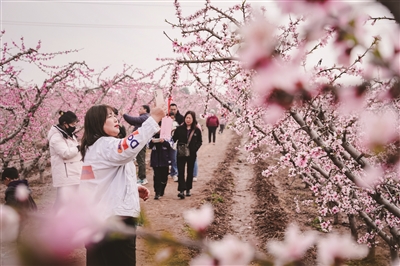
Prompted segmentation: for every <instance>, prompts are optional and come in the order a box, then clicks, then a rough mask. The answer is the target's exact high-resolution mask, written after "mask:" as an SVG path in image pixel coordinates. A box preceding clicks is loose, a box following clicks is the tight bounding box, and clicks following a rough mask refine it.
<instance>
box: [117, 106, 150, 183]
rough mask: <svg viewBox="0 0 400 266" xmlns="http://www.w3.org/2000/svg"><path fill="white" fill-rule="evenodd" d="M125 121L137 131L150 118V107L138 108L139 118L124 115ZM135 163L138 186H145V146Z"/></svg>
mask: <svg viewBox="0 0 400 266" xmlns="http://www.w3.org/2000/svg"><path fill="white" fill-rule="evenodd" d="M123 116H124V119H125V121H126V122H127V123H128V124H130V125H132V126H133V127H134V128H133V131H135V130H137V129H138V128H139V127H141V126H142V124H143V122H144V121H146V120H147V118H149V117H150V107H149V106H148V105H142V106H141V107H140V108H139V116H137V117H133V116H130V115H128V114H124V115H123ZM136 162H137V164H138V168H139V171H138V184H142V185H146V184H147V183H148V181H147V178H146V146H144V147H143V149H142V150H141V151H140V152H139V153H138V155H137V156H136Z"/></svg>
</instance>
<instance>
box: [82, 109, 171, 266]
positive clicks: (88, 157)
mask: <svg viewBox="0 0 400 266" xmlns="http://www.w3.org/2000/svg"><path fill="white" fill-rule="evenodd" d="M114 111H115V108H113V107H111V106H108V105H95V106H92V107H91V108H90V109H89V110H88V111H87V112H86V115H85V124H84V129H85V132H84V134H83V137H82V142H81V143H82V146H81V154H82V160H83V168H82V176H81V183H80V185H79V192H80V193H82V194H83V195H85V196H88V197H89V198H90V199H91V201H92V202H93V203H94V206H93V207H94V208H95V207H98V208H99V207H101V213H100V214H101V215H102V217H103V218H104V220H106V219H108V218H111V217H113V218H114V219H119V220H121V221H122V222H124V223H125V224H126V225H127V226H130V227H136V222H137V218H138V217H139V215H140V202H139V198H142V199H143V200H147V199H148V198H149V195H150V191H149V190H148V189H147V188H146V187H144V186H141V185H138V184H137V180H136V169H135V165H134V164H133V159H134V158H135V157H136V155H137V154H138V152H139V151H141V150H142V149H143V147H145V145H146V144H147V143H148V142H149V140H150V139H151V137H152V136H153V135H154V134H155V133H157V132H158V131H159V130H160V127H159V126H158V122H160V121H161V119H162V118H163V117H164V116H165V113H164V111H163V110H162V109H161V108H158V107H155V108H152V110H151V113H150V117H149V118H148V119H147V120H146V121H145V122H143V124H142V126H141V127H140V128H139V129H138V130H136V131H134V132H132V133H131V134H129V135H128V136H126V137H125V138H123V139H120V138H118V134H120V126H119V124H118V119H117V117H116V115H115V112H114ZM86 249H87V250H86V265H87V266H94V265H96V266H97V265H135V264H136V254H135V250H136V237H135V236H132V237H126V238H121V239H109V238H105V239H103V240H102V241H100V242H94V243H88V244H87V245H86Z"/></svg>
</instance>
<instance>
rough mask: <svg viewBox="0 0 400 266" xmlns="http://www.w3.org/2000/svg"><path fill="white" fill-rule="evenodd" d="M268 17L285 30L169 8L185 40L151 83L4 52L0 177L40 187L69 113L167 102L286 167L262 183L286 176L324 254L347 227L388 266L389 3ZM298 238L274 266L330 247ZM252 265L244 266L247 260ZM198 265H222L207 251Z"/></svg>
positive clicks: (393, 171) (393, 182)
mask: <svg viewBox="0 0 400 266" xmlns="http://www.w3.org/2000/svg"><path fill="white" fill-rule="evenodd" d="M370 3H371V2H370ZM276 4H277V6H278V7H279V8H280V10H281V12H282V17H283V19H282V20H281V21H279V24H277V22H276V21H271V20H270V19H269V17H268V13H267V10H265V9H264V8H262V7H253V6H252V5H251V4H249V3H247V2H243V3H241V4H239V5H233V6H232V7H231V8H228V9H221V8H218V7H216V6H214V5H213V4H212V2H211V1H205V2H204V8H203V9H199V10H198V11H197V12H195V13H193V14H185V15H184V13H185V10H182V9H181V7H180V4H179V1H175V3H174V5H175V8H176V20H175V21H167V22H166V23H168V24H169V25H171V26H172V27H174V28H178V29H180V31H181V37H180V38H179V39H173V38H171V37H169V34H168V31H166V32H165V36H166V38H169V39H170V41H171V46H172V49H173V51H174V52H175V53H176V57H175V58H159V62H160V66H159V67H158V68H156V69H154V70H152V71H144V70H141V69H139V68H137V67H140V66H129V65H124V66H123V69H122V71H121V73H116V74H115V75H114V76H113V77H111V78H109V77H104V75H103V73H104V71H105V70H106V69H107V67H105V68H104V69H102V70H93V69H92V68H91V66H89V65H87V64H86V63H85V61H84V58H83V59H82V61H76V62H72V63H69V64H66V65H54V64H52V60H54V59H55V58H56V57H62V56H65V55H66V54H69V53H79V51H77V50H68V51H58V52H49V51H42V47H41V46H42V44H41V42H40V41H38V43H37V45H36V46H35V47H25V43H24V39H23V38H21V39H20V40H18V41H17V40H16V41H14V42H12V43H3V44H2V54H1V61H0V66H1V72H0V75H1V79H0V86H1V90H0V93H1V97H0V116H1V118H2V119H1V121H0V126H1V128H2V130H1V131H0V152H1V160H2V161H1V162H2V165H1V169H3V168H4V167H8V166H16V167H17V168H18V169H20V171H21V173H22V176H25V177H27V178H29V174H30V173H32V171H35V170H37V171H39V173H43V172H44V171H45V170H46V168H48V167H49V150H48V143H47V140H46V136H47V132H48V130H49V128H50V126H51V125H52V124H54V123H55V121H57V114H58V112H59V111H60V110H62V111H66V110H71V111H74V112H75V113H76V114H77V115H78V117H79V118H80V120H81V121H83V117H84V114H85V111H86V110H87V109H88V107H89V106H91V105H94V104H99V103H106V104H110V105H112V106H115V107H116V108H117V109H118V110H119V112H120V113H121V114H122V113H132V112H133V111H134V110H137V108H138V106H140V105H141V104H143V103H151V102H152V101H153V92H154V90H155V89H162V90H163V92H164V96H165V98H166V99H169V98H172V100H173V102H176V103H178V106H179V109H181V110H189V109H192V110H194V111H196V113H198V114H202V115H207V114H208V112H209V110H210V109H217V110H218V112H219V114H227V115H228V120H229V126H230V128H231V129H233V130H234V131H236V132H237V133H238V134H239V135H246V136H248V137H249V141H248V142H247V143H245V144H244V149H245V150H246V151H247V152H248V156H247V160H248V161H249V162H250V163H254V164H260V165H262V162H263V160H265V159H266V158H269V157H270V156H272V155H276V154H281V157H280V160H279V162H278V163H277V164H276V165H270V166H268V167H266V169H264V170H263V176H264V177H269V176H270V175H271V174H274V173H277V172H278V171H279V170H281V169H283V168H287V170H288V173H289V177H290V178H293V180H301V182H303V183H304V184H305V186H307V187H308V188H309V189H310V190H311V191H312V197H310V198H307V199H304V198H302V199H295V200H296V204H298V205H299V206H313V207H314V208H315V209H316V211H317V212H318V217H317V220H318V225H319V227H318V229H319V230H320V231H322V232H326V233H327V235H328V236H332V237H331V238H329V237H327V239H325V241H326V242H327V243H330V245H331V248H332V245H333V244H332V243H333V242H334V241H335V237H336V235H335V234H333V233H330V232H331V230H332V225H336V224H338V223H339V221H341V220H346V221H347V222H348V224H349V228H350V229H349V234H351V237H352V238H351V239H352V240H353V241H355V242H358V243H359V244H365V245H366V246H368V248H369V249H368V252H369V253H370V254H373V253H374V247H375V246H376V245H377V243H379V242H384V243H385V245H386V246H387V248H388V249H389V250H390V256H391V261H392V264H393V265H395V264H396V263H397V261H398V259H399V256H398V254H399V241H400V235H399V222H400V220H399V218H400V209H399V207H398V205H399V200H400V198H399V196H400V195H399V178H400V162H399V148H400V134H399V129H400V128H399V107H400V101H399V98H400V83H399V76H400V41H399V40H400V34H399V33H400V32H399V27H398V23H399V20H400V19H399V17H400V14H399V13H400V11H399V7H398V3H396V2H386V1H382V2H381V3H380V2H374V5H373V6H372V9H379V10H380V14H382V15H380V16H375V15H373V16H371V15H369V14H368V12H366V11H368V10H365V9H362V8H359V7H360V6H357V5H354V4H350V3H348V2H346V1H343V2H342V1H329V0H327V1H296V2H286V1H277V2H276ZM359 5H362V4H359ZM371 12H372V11H371ZM1 34H2V35H1V36H4V35H5V34H7V32H4V31H3V32H2V33H1ZM24 64H25V65H26V64H29V65H30V67H32V66H35V67H36V68H38V69H39V70H40V71H42V72H43V73H45V74H46V76H47V77H46V78H45V79H44V80H43V81H42V82H41V83H33V82H26V81H24V80H23V78H21V77H22V75H23V72H24V71H25V69H24V67H23V65H24ZM183 73H184V74H183ZM127 96H129V97H127ZM80 126H81V127H82V125H80ZM126 126H128V125H126ZM129 130H130V128H129V127H128V131H129ZM79 134H81V128H79V129H78V135H79ZM299 208H300V207H299ZM293 228H295V227H289V229H288V232H289V233H288V239H286V241H287V242H285V244H283V245H282V246H281V245H280V244H278V243H274V242H272V243H271V244H270V245H269V247H270V248H269V252H271V253H272V254H273V255H274V256H275V258H276V261H275V263H276V264H277V265H279V264H280V263H281V264H285V263H291V262H292V261H297V260H299V258H301V256H303V255H304V254H305V251H306V250H307V248H309V247H311V246H312V245H314V244H315V243H317V244H319V245H320V248H321V249H323V248H324V247H326V245H327V244H324V243H326V242H323V241H324V240H320V239H318V238H317V237H315V236H312V234H311V233H310V232H307V233H306V234H304V235H302V236H303V237H304V238H305V239H307V241H306V242H305V243H304V242H303V243H302V245H303V247H302V248H301V249H299V250H296V252H293V253H290V250H292V249H291V248H294V247H296V244H295V243H294V242H296V241H295V240H296V239H298V238H297V237H300V233H299V232H298V231H296V229H293ZM195 229H196V228H195ZM308 233H310V234H308ZM200 236H201V235H200ZM343 237H344V236H343ZM343 239H347V238H343ZM329 241H331V242H329ZM343 241H344V240H343ZM348 241H350V240H348ZM297 242H300V241H297ZM298 245H299V244H298ZM324 245H325V246H324ZM339 250H340V249H339ZM342 251H343V250H342ZM347 251H348V250H347ZM243 252H244V251H243ZM328 253H329V252H328ZM364 253H365V252H364V250H361V249H356V248H354V253H351V252H347V253H346V252H345V251H343V253H341V252H340V251H338V252H337V253H335V254H330V255H331V256H332V257H333V258H334V260H332V261H333V262H332V263H336V262H338V263H341V262H342V261H341V259H348V258H353V256H354V257H360V256H361V255H362V256H365V255H366V254H364ZM249 254H252V253H246V254H245V255H247V256H245V255H243V259H244V258H246V259H248V261H246V260H245V259H244V260H243V264H246V263H247V264H248V263H249V262H250V261H251V260H252V259H254V256H251V255H249ZM202 256H203V257H201V258H202V259H204V260H207V259H209V260H217V261H219V263H221V265H223V264H224V263H223V261H224V258H221V257H218V256H217V255H215V254H214V253H213V252H212V251H208V252H206V253H205V254H204V255H202ZM321 260H322V259H321ZM327 261H328V262H327V263H326V264H327V265H329V264H331V263H330V262H329V261H330V260H327ZM195 262H196V260H194V262H193V263H195ZM210 265H213V264H210Z"/></svg>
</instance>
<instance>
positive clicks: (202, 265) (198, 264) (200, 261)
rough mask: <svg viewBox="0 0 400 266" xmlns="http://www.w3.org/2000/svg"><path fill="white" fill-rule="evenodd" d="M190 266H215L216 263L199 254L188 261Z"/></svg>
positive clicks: (210, 258)
mask: <svg viewBox="0 0 400 266" xmlns="http://www.w3.org/2000/svg"><path fill="white" fill-rule="evenodd" d="M190 265H191V266H217V265H220V264H219V263H217V261H216V260H215V259H214V258H212V257H210V256H209V255H207V254H201V255H200V256H197V257H195V258H193V259H192V260H191V261H190Z"/></svg>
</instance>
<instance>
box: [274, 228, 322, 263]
mask: <svg viewBox="0 0 400 266" xmlns="http://www.w3.org/2000/svg"><path fill="white" fill-rule="evenodd" d="M315 237H316V235H315V232H313V231H308V232H306V233H301V232H300V230H299V228H298V226H297V225H295V224H291V225H290V226H289V227H288V228H287V230H286V233H285V240H284V241H269V242H268V244H267V249H268V251H269V252H270V253H271V254H272V255H273V256H274V257H275V263H276V265H277V266H279V265H285V264H288V263H290V262H295V261H298V260H300V259H301V258H302V257H303V256H304V254H305V252H306V251H307V250H308V249H309V248H310V247H311V246H312V245H313V244H314V242H315Z"/></svg>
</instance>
